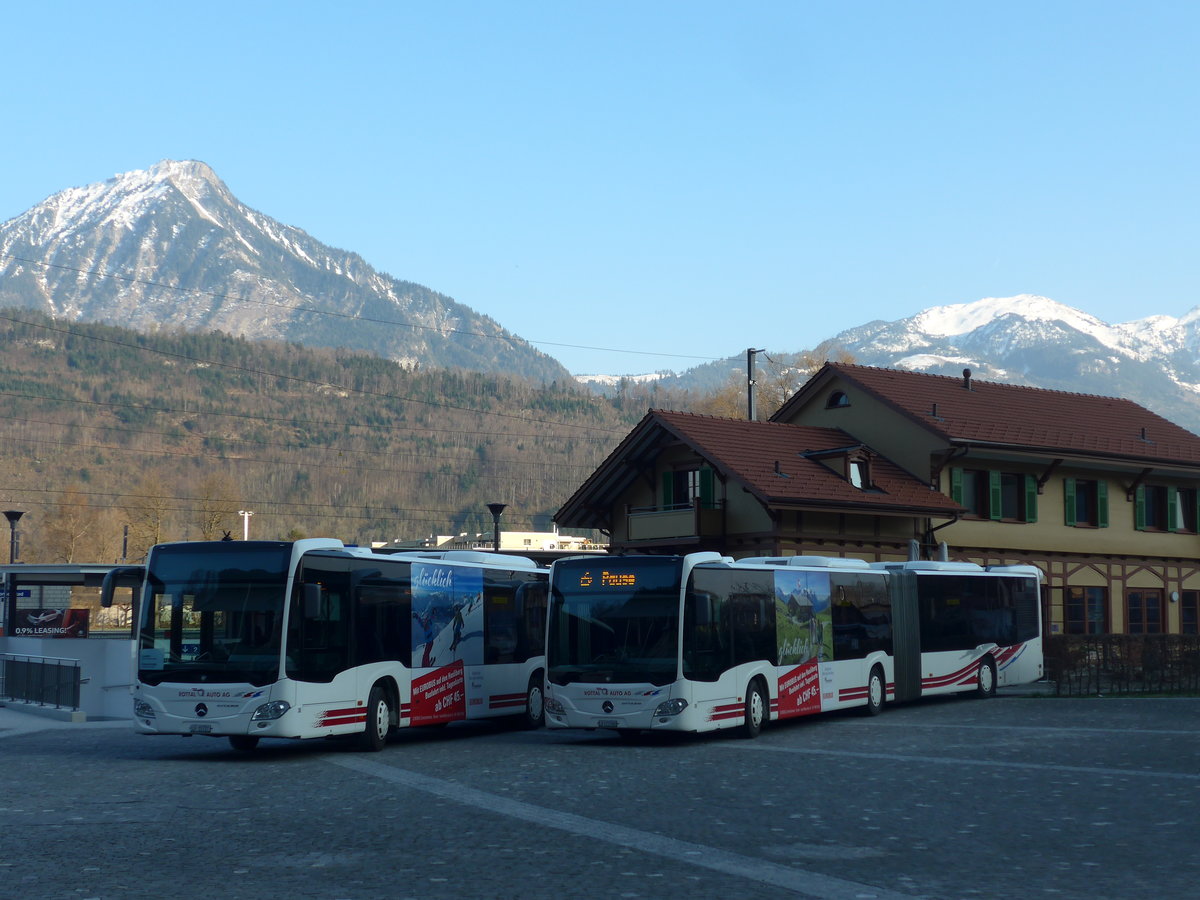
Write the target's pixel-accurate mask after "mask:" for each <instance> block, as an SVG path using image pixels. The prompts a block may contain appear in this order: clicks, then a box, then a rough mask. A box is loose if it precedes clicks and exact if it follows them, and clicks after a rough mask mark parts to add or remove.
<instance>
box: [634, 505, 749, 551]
mask: <svg viewBox="0 0 1200 900" xmlns="http://www.w3.org/2000/svg"><path fill="white" fill-rule="evenodd" d="M625 517H626V531H625V533H626V535H627V540H629V541H662V540H667V539H670V538H699V537H720V536H721V535H722V534H723V533H724V529H725V510H724V509H722V508H721V506H720V504H718V503H710V504H708V505H705V506H702V505H701V503H700V501H699V500H696V501H694V502H693V503H691V504H688V505H686V506H685V505H676V506H667V507H659V506H637V507H629V508H628V509H627V510H626V513H625Z"/></svg>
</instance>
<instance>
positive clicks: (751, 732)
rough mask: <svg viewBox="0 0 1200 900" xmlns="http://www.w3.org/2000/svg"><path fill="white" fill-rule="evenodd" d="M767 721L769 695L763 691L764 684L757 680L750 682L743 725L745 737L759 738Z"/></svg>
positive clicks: (747, 689)
mask: <svg viewBox="0 0 1200 900" xmlns="http://www.w3.org/2000/svg"><path fill="white" fill-rule="evenodd" d="M766 720H767V695H766V693H765V692H764V691H763V688H762V682H760V681H759V680H758V679H755V680H754V681H752V682H750V687H748V688H746V721H745V723H744V724H743V725H742V734H743V736H745V737H748V738H756V737H758V736H759V734H761V733H762V729H763V723H764V722H765V721H766Z"/></svg>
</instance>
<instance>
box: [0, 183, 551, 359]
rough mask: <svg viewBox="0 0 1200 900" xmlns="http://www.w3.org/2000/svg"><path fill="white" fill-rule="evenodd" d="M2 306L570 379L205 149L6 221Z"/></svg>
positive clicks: (1, 226) (1, 238) (0, 259)
mask: <svg viewBox="0 0 1200 900" xmlns="http://www.w3.org/2000/svg"><path fill="white" fill-rule="evenodd" d="M0 305H4V306H28V307H33V308H37V309H41V310H43V311H45V312H47V313H49V314H50V315H53V316H58V317H64V318H72V319H83V320H88V321H101V322H112V323H116V324H121V325H124V326H126V327H131V328H135V329H141V330H146V331H152V330H154V329H156V328H159V327H162V326H164V325H167V326H173V327H179V328H184V329H188V330H212V329H219V330H221V331H224V332H227V333H229V334H235V335H239V336H242V337H247V338H251V339H259V338H273V339H283V340H294V341H297V342H300V343H306V344H315V345H321V346H333V347H348V348H354V349H361V350H368V351H370V352H373V353H376V354H378V355H380V356H383V357H386V358H389V359H393V360H396V361H397V362H401V363H404V364H406V365H416V364H422V365H430V366H435V367H454V366H458V367H465V368H473V369H480V370H483V371H498V372H507V373H515V374H521V375H528V376H531V377H535V378H540V379H545V380H550V379H554V378H562V377H567V372H566V370H565V369H564V368H563V367H562V366H561V365H560V364H559V363H557V362H556V361H555V360H553V359H552V358H551V357H549V356H547V355H546V354H544V353H541V352H540V351H538V350H536V349H534V348H533V347H531V346H530V345H529V344H528V343H526V342H525V341H522V340H520V339H519V338H517V337H516V336H515V335H511V334H509V333H508V332H506V331H505V330H504V329H503V328H502V327H500V325H499V324H498V323H497V322H495V321H494V320H492V319H490V318H488V317H487V316H483V315H480V314H479V313H477V312H475V311H474V310H471V309H469V308H468V307H466V306H463V305H462V304H460V303H456V302H455V301H454V300H452V299H451V298H449V297H446V296H444V295H442V294H438V293H436V292H434V291H431V290H429V289H428V288H425V287H422V286H421V285H417V284H413V283H411V282H405V281H400V280H398V279H395V278H392V277H390V276H388V275H386V274H384V273H382V272H379V271H377V270H375V269H373V268H372V267H371V266H370V265H369V264H368V263H367V262H366V261H365V260H364V259H362V257H360V256H358V255H357V254H354V253H350V252H347V251H344V250H338V249H335V248H332V247H329V246H327V245H325V244H322V243H320V242H319V241H318V240H316V239H315V238H313V237H312V236H311V235H309V234H307V233H306V232H304V231H302V230H301V229H299V228H294V227H292V226H289V225H285V224H283V223H281V222H278V221H276V220H274V219H272V218H270V217H269V216H267V215H265V214H263V213H260V212H257V211H255V210H252V209H250V208H249V207H247V206H245V205H244V204H242V203H241V202H239V201H238V199H237V198H236V197H234V196H233V194H232V193H231V192H230V191H229V189H228V188H227V187H226V186H225V184H224V183H223V182H222V181H221V180H220V178H218V177H217V175H216V173H215V172H213V170H212V169H211V168H210V167H209V166H208V165H206V164H205V163H203V162H199V161H197V160H186V161H175V160H164V161H162V162H159V163H157V164H155V165H154V166H151V167H150V168H149V169H146V170H141V171H133V172H125V173H122V174H119V175H116V176H114V177H112V178H110V179H108V180H107V181H104V182H101V183H97V184H91V185H87V186H85V187H79V188H70V189H68V190H65V191H61V192H59V193H57V194H55V195H53V196H52V197H49V198H47V199H46V200H45V201H43V202H42V203H39V204H38V205H37V206H35V207H33V208H32V209H29V210H27V211H26V212H24V213H22V214H21V215H20V216H17V217H15V218H13V219H10V220H8V221H7V222H3V223H0ZM388 324H394V327H386V326H387V325H388ZM381 325H383V326H385V327H380V326H381Z"/></svg>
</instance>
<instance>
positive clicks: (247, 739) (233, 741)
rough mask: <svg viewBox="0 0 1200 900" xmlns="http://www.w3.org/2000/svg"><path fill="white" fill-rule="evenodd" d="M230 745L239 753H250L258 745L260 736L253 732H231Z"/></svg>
mask: <svg viewBox="0 0 1200 900" xmlns="http://www.w3.org/2000/svg"><path fill="white" fill-rule="evenodd" d="M229 746H230V747H232V748H233V749H234V750H237V751H238V752H239V753H249V752H250V751H251V750H253V749H254V748H255V747H257V746H258V738H257V737H255V736H254V735H252V734H231V735H230V736H229Z"/></svg>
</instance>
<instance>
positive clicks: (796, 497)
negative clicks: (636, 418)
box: [555, 410, 963, 559]
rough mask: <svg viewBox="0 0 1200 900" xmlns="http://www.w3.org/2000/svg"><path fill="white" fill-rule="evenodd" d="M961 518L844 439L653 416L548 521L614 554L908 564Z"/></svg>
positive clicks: (826, 433) (803, 429)
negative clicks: (916, 545) (918, 542)
mask: <svg viewBox="0 0 1200 900" xmlns="http://www.w3.org/2000/svg"><path fill="white" fill-rule="evenodd" d="M962 512H963V508H962V506H961V505H960V504H958V503H956V502H954V501H953V500H952V499H951V498H949V497H947V496H945V495H944V494H940V493H938V492H937V491H934V490H932V489H930V487H929V486H928V484H927V483H925V482H924V481H923V480H922V479H921V478H918V477H916V476H915V475H913V474H912V473H910V472H907V471H905V470H904V469H903V468H901V467H900V466H898V465H896V464H895V463H894V462H892V461H891V460H890V459H888V458H887V457H885V456H883V455H882V454H880V453H878V452H877V451H875V450H874V449H872V448H871V447H869V446H867V445H866V444H864V443H863V442H862V441H860V440H858V439H856V438H855V437H853V436H851V435H850V434H848V433H847V432H845V431H844V430H842V429H840V428H821V427H809V426H803V425H790V424H783V423H776V422H746V421H742V420H739V419H718V418H714V417H712V416H700V415H693V414H690V413H679V412H666V411H664V410H651V411H650V412H649V413H647V414H646V417H645V418H644V419H643V420H642V421H641V422H640V423H639V424H638V425H637V427H635V428H634V430H633V431H632V432H631V433H630V434H629V436H628V437H626V438H625V440H624V441H622V442H621V444H620V445H619V446H618V447H617V448H616V450H614V451H613V452H612V453H611V454H610V455H609V457H608V459H607V460H605V461H604V463H603V464H602V465H601V466H600V468H599V469H597V470H596V472H595V473H594V474H593V475H592V476H591V477H590V478H589V479H588V480H587V481H586V482H585V483H584V484H583V486H582V487H580V488H579V490H578V491H576V493H575V494H574V496H572V497H571V499H570V500H568V501H567V503H566V504H565V505H564V506H563V508H562V509H561V510H559V512H558V514H557V516H556V517H555V518H556V519H557V521H558V522H559V523H560V524H563V525H570V526H571V527H582V528H599V529H602V530H603V531H606V532H608V533H609V534H610V535H611V547H612V549H613V551H614V552H622V551H651V552H664V553H674V552H690V551H693V550H719V551H721V552H725V553H731V554H733V555H736V556H753V555H763V554H773V555H779V554H780V553H781V552H787V551H791V552H797V553H798V552H805V553H821V552H823V553H825V554H826V555H837V553H838V551H840V550H841V549H842V548H843V546H845V545H852V546H859V547H861V546H869V547H870V550H869V553H870V554H871V555H872V557H874V556H875V555H876V554H877V550H876V548H877V547H879V546H886V547H887V551H886V553H885V555H886V556H887V557H888V558H895V559H904V558H906V557H907V554H908V552H909V545H910V542H911V541H912V540H914V539H917V538H920V537H921V535H922V534H923V530H924V529H925V528H926V523H927V522H928V521H930V520H937V521H947V522H948V521H951V520H952V519H953V518H954V517H955V516H956V515H958V514H961V513H962ZM799 534H804V535H805V536H806V540H805V541H804V542H803V543H799V542H798V541H797V536H798V535H799Z"/></svg>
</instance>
